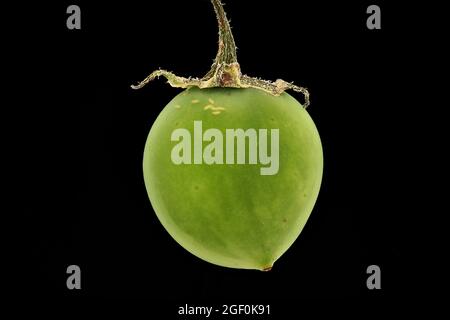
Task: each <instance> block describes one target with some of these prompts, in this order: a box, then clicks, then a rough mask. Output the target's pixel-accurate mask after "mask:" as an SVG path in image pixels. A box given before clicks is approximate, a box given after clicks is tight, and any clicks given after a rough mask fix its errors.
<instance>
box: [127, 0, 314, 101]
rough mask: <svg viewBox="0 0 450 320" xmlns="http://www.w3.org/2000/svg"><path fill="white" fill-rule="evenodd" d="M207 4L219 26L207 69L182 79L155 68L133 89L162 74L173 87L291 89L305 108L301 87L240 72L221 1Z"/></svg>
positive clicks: (231, 35) (307, 97) (274, 92)
mask: <svg viewBox="0 0 450 320" xmlns="http://www.w3.org/2000/svg"><path fill="white" fill-rule="evenodd" d="M211 3H212V5H213V7H214V11H215V13H216V17H217V22H218V25H219V48H218V51H217V55H216V58H215V59H214V63H213V64H212V66H211V70H210V71H209V72H208V73H207V74H206V75H205V76H204V77H203V78H201V79H199V78H191V77H189V78H184V77H179V76H177V75H175V74H173V73H172V72H169V71H165V70H156V71H154V72H152V73H151V74H150V75H149V76H148V77H147V78H145V79H144V80H143V81H141V82H140V83H138V84H137V85H132V86H131V87H132V88H133V89H140V88H142V87H144V86H145V85H146V84H147V83H148V82H150V81H152V80H153V79H155V78H158V77H160V76H163V77H165V78H166V79H167V82H168V83H169V84H170V85H171V86H173V87H177V88H189V87H193V86H195V87H199V88H201V89H204V88H213V87H231V88H256V89H260V90H263V91H266V92H268V93H270V94H272V95H274V96H279V95H280V94H282V93H283V92H284V91H285V90H288V89H291V90H294V91H296V92H300V93H302V94H303V95H304V97H305V102H304V104H303V106H304V107H305V108H306V107H307V106H308V105H309V93H308V90H306V89H305V88H303V87H299V86H296V85H294V84H292V83H289V82H286V81H284V80H281V79H278V80H277V81H275V82H271V81H266V80H261V79H259V78H253V77H249V76H246V75H242V73H241V68H240V65H239V63H238V61H237V53H236V44H235V42H234V37H233V33H232V32H231V27H230V23H229V21H228V19H227V16H226V13H225V10H224V9H223V4H222V3H221V0H211Z"/></svg>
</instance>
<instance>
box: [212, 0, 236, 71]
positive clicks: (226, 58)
mask: <svg viewBox="0 0 450 320" xmlns="http://www.w3.org/2000/svg"><path fill="white" fill-rule="evenodd" d="M211 2H212V4H213V6H214V11H215V12H216V17H217V22H218V23H219V50H218V52H217V57H216V61H217V62H218V63H226V64H231V63H237V62H238V61H237V54H236V44H235V43H234V38H233V33H232V32H231V27H230V23H229V21H228V19H227V16H226V13H225V10H224V9H223V5H222V3H221V2H220V0H211Z"/></svg>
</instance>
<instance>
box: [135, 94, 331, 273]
mask: <svg viewBox="0 0 450 320" xmlns="http://www.w3.org/2000/svg"><path fill="white" fill-rule="evenodd" d="M199 123H201V129H202V131H201V133H200V136H199V132H198V131H197V132H196V130H197V129H198V128H197V129H195V124H199ZM177 129H185V130H184V131H183V132H185V133H186V132H189V133H190V139H192V140H191V141H184V142H185V143H186V144H185V146H187V147H186V148H185V149H183V152H179V151H180V149H177V146H179V144H180V143H181V142H180V141H181V140H180V139H179V140H177V139H174V132H177V131H176V130H177ZM208 129H217V130H215V133H218V132H219V131H220V133H222V137H223V141H222V147H223V148H222V149H221V148H216V149H215V150H214V151H215V152H214V153H211V154H212V155H214V156H215V157H216V158H215V159H216V160H217V159H223V161H222V162H223V163H220V161H216V162H215V163H211V161H207V157H206V156H205V154H206V153H207V152H208V150H209V151H211V148H210V149H208V145H211V144H212V143H213V142H215V141H216V140H218V139H219V138H220V137H219V136H215V138H214V139H213V138H211V137H209V140H208V139H207V137H205V136H204V134H205V133H206V132H207V130H208ZM227 129H228V130H230V129H233V130H236V129H242V130H243V131H244V132H247V133H248V132H250V131H253V132H256V134H257V135H256V139H257V147H256V148H257V149H258V152H257V154H252V152H253V153H254V152H255V149H253V150H251V147H250V146H251V144H252V141H253V142H255V139H253V140H251V139H250V137H249V136H247V138H246V139H245V143H246V146H245V154H244V156H245V163H237V162H238V161H237V158H238V157H239V154H240V153H239V152H241V153H242V151H243V150H242V149H241V150H238V149H239V148H238V147H237V146H238V142H237V139H234V140H233V141H234V142H236V143H235V144H234V147H233V150H230V149H231V147H230V148H228V149H227V148H226V147H227V146H229V145H228V143H229V140H230V139H227V138H228V136H227V134H226V132H227ZM261 129H266V131H267V136H266V138H267V139H266V141H267V145H266V149H267V154H268V155H271V152H272V153H276V152H278V159H276V157H275V154H272V155H271V156H272V160H273V163H270V164H268V163H267V161H266V162H265V163H263V161H262V158H261V154H260V153H259V152H260V148H262V143H263V142H264V139H263V138H264V136H263V135H261V132H263V131H264V130H263V131H261ZM275 131H277V132H278V139H279V140H278V141H276V140H275V138H276V136H274V135H272V136H271V132H275ZM178 132H179V131H178ZM186 137H187V136H185V138H186ZM253 137H254V138H255V136H253ZM175 138H177V137H175ZM178 138H180V137H178ZM199 139H200V140H199ZM221 139H222V138H221ZM199 141H200V142H199ZM276 142H278V150H276V149H277V148H273V147H274V146H275V144H274V143H276ZM216 146H220V144H216ZM253 146H254V145H253ZM196 148H197V149H198V150H200V151H198V150H197V149H196ZM231 151H233V153H234V155H233V159H234V160H235V161H234V163H231V162H227V160H230V159H231V158H228V157H229V155H228V153H230V154H231ZM199 152H200V153H199ZM174 154H175V155H178V156H180V157H181V158H183V159H185V160H186V161H185V162H182V163H180V162H179V161H178V162H177V161H174V159H173V156H174ZM252 155H253V156H254V157H253V162H252V161H251V160H250V159H251V158H252ZM196 157H197V158H196ZM230 157H231V155H230ZM255 157H256V158H255ZM255 159H257V162H256V163H255V161H254V160H255ZM241 160H242V158H241ZM266 160H267V159H266ZM275 160H278V163H275ZM199 161H200V162H201V163H200V162H199ZM241 162H242V161H241ZM269 167H271V168H272V169H269ZM263 168H266V170H265V171H264V170H263ZM143 169H144V179H145V185H146V188H147V192H148V195H149V198H150V201H151V203H152V206H153V208H154V210H155V212H156V214H157V216H158V218H159V220H160V221H161V223H162V225H163V226H164V228H165V229H166V230H167V231H168V233H169V234H170V235H171V236H172V237H173V238H174V239H175V240H176V241H177V242H178V243H179V244H180V245H181V246H183V247H184V248H185V249H186V250H188V251H189V252H191V253H192V254H194V255H196V256H197V257H199V258H201V259H203V260H206V261H208V262H211V263H214V264H217V265H220V266H225V267H231V268H242V269H258V270H269V269H270V268H271V267H272V265H273V263H274V262H275V261H276V260H277V259H278V258H279V257H280V256H281V255H282V254H283V253H284V252H285V251H286V250H287V249H288V248H289V247H290V246H291V245H292V243H293V242H294V241H295V239H296V238H297V237H298V236H299V234H300V232H301V230H302V229H303V227H304V225H305V223H306V221H307V219H308V217H309V215H310V213H311V211H312V209H313V206H314V204H315V201H316V199H317V196H318V193H319V189H320V184H321V180H322V170H323V154H322V146H321V142H320V137H319V134H318V132H317V129H316V127H315V125H314V122H313V121H312V119H311V118H310V116H309V114H308V112H307V111H306V110H305V109H304V108H303V107H302V105H301V104H300V103H299V102H298V101H297V100H295V99H294V98H293V97H292V96H290V95H289V94H287V93H282V94H281V95H280V96H274V95H271V94H269V93H266V92H264V91H262V90H258V89H251V88H248V89H241V88H240V89H235V88H210V89H198V88H190V89H188V90H185V91H184V92H182V93H180V94H179V95H177V96H176V97H175V98H174V99H173V100H172V101H171V102H170V103H169V104H168V105H167V106H166V107H165V108H164V110H163V111H162V112H161V114H160V115H159V116H158V118H157V119H156V121H155V123H154V124H153V127H152V128H151V130H150V133H149V135H148V139H147V142H146V146H145V151H144V160H143ZM264 172H265V173H264Z"/></svg>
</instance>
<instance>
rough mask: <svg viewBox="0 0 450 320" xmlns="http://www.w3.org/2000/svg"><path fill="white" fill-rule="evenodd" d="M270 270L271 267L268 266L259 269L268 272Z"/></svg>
mask: <svg viewBox="0 0 450 320" xmlns="http://www.w3.org/2000/svg"><path fill="white" fill-rule="evenodd" d="M270 270H272V266H268V267H265V268H264V269H261V271H270Z"/></svg>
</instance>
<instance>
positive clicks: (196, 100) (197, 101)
mask: <svg viewBox="0 0 450 320" xmlns="http://www.w3.org/2000/svg"><path fill="white" fill-rule="evenodd" d="M191 102H192V103H199V102H200V101H199V100H198V99H194V100H192V101H191Z"/></svg>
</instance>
